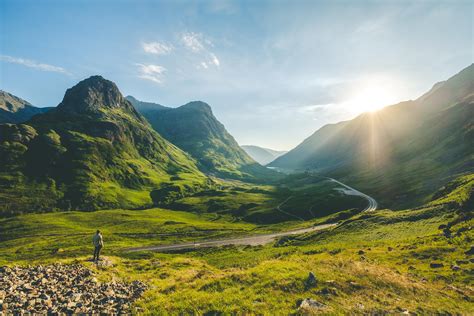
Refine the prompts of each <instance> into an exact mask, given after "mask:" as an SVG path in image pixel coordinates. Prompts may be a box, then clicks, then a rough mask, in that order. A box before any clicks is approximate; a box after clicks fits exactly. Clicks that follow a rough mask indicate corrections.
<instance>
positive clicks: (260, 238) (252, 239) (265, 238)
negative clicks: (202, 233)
mask: <svg viewBox="0 0 474 316" xmlns="http://www.w3.org/2000/svg"><path fill="white" fill-rule="evenodd" d="M328 179H329V180H331V181H334V182H336V183H338V184H340V185H341V186H343V187H344V188H345V189H346V190H344V193H346V194H351V195H358V196H361V197H363V198H365V199H367V201H368V202H369V205H368V206H367V207H366V208H365V209H364V210H363V211H362V212H370V211H375V210H376V209H377V201H375V199H374V198H372V197H370V196H368V195H367V194H364V193H362V192H360V191H358V190H356V189H354V188H352V187H350V186H348V185H346V184H344V183H342V182H339V181H337V180H336V179H332V178H328ZM291 198H292V196H290V197H288V198H287V199H286V200H285V201H283V202H282V203H281V204H280V205H278V207H277V209H278V210H279V211H280V212H282V213H285V214H288V215H291V216H294V217H296V218H298V219H301V218H299V217H298V216H296V215H293V214H290V213H287V212H285V211H282V210H281V206H282V205H283V204H285V203H286V202H288V200H290V199H291ZM301 220H302V219H301ZM337 225H338V224H337V223H334V224H323V225H317V226H313V227H308V228H301V229H295V230H290V231H285V232H279V233H272V234H262V235H254V236H246V237H238V238H229V239H216V240H203V241H200V242H188V243H181V244H172V245H161V246H146V247H136V248H129V249H126V251H127V252H137V251H172V250H182V249H196V248H209V247H219V246H227V245H252V246H256V245H264V244H268V243H270V242H272V241H273V240H275V239H276V238H278V237H284V236H291V235H299V234H305V233H310V232H314V231H318V230H323V229H327V228H330V227H335V226H337Z"/></svg>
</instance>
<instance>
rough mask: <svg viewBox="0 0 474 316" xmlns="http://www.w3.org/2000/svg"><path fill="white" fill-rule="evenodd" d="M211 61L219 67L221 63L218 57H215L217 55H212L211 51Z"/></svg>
mask: <svg viewBox="0 0 474 316" xmlns="http://www.w3.org/2000/svg"><path fill="white" fill-rule="evenodd" d="M211 62H212V63H213V64H214V65H216V66H217V67H219V66H220V64H221V63H220V61H219V59H218V58H217V56H216V55H214V54H213V53H211Z"/></svg>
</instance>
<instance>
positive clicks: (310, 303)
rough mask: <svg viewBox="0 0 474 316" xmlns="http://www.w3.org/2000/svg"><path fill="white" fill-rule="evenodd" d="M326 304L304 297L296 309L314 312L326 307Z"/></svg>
mask: <svg viewBox="0 0 474 316" xmlns="http://www.w3.org/2000/svg"><path fill="white" fill-rule="evenodd" d="M326 308H327V306H326V305H325V304H323V303H320V302H318V301H316V300H314V299H312V298H306V299H304V300H303V301H301V303H300V305H299V307H298V309H299V310H300V311H301V312H307V313H315V312H318V311H321V310H324V309H326Z"/></svg>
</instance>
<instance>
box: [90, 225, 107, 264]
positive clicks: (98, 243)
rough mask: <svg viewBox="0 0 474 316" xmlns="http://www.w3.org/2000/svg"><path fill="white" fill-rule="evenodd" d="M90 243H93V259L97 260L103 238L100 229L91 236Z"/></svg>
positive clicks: (102, 245)
mask: <svg viewBox="0 0 474 316" xmlns="http://www.w3.org/2000/svg"><path fill="white" fill-rule="evenodd" d="M92 243H93V244H94V258H93V259H92V260H93V261H99V255H100V250H101V249H102V247H104V240H103V239H102V234H101V233H100V230H97V232H96V233H95V235H94V237H92Z"/></svg>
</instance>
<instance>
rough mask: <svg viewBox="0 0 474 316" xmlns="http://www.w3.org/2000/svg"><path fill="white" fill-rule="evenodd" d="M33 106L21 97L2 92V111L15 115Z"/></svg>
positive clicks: (0, 91)
mask: <svg viewBox="0 0 474 316" xmlns="http://www.w3.org/2000/svg"><path fill="white" fill-rule="evenodd" d="M26 106H31V104H30V103H29V102H27V101H25V100H23V99H21V98H19V97H16V96H14V95H13V94H10V93H8V92H6V91H3V90H0V109H1V110H4V111H7V112H11V113H15V112H18V111H19V110H21V109H24V108H25V107H26Z"/></svg>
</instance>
